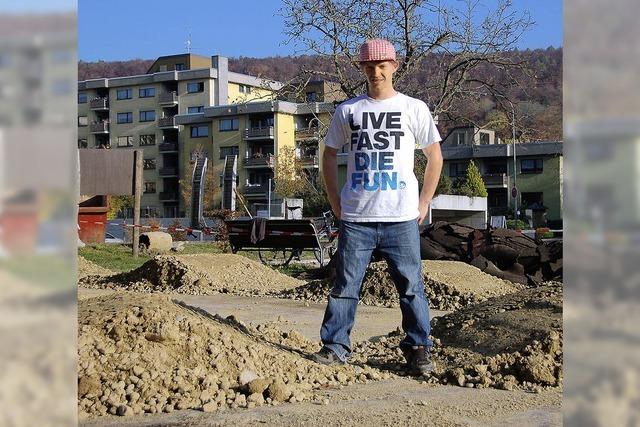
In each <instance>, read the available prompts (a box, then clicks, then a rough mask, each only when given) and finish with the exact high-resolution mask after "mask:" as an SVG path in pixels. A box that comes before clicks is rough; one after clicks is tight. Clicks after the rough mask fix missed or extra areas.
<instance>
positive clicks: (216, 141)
mask: <svg viewBox="0 0 640 427" xmlns="http://www.w3.org/2000/svg"><path fill="white" fill-rule="evenodd" d="M235 117H237V118H238V121H239V123H238V130H234V131H222V132H221V131H220V119H219V118H216V119H213V120H212V122H211V125H212V127H213V129H212V137H213V161H212V162H211V163H210V164H209V166H210V167H212V168H213V171H214V182H215V183H216V188H215V189H213V192H214V200H215V203H216V206H221V205H222V186H221V185H222V181H221V179H220V175H222V173H223V171H224V159H220V148H221V147H234V146H235V147H238V164H237V167H238V169H237V172H238V186H237V187H236V189H237V190H238V191H239V192H241V191H242V189H243V187H244V183H245V182H246V179H247V174H246V170H245V168H244V164H243V159H244V153H245V150H246V144H245V142H244V140H243V138H242V133H243V132H244V129H245V127H246V126H248V123H247V121H248V117H247V116H235ZM235 117H234V116H229V117H224V118H225V119H230V118H235Z"/></svg>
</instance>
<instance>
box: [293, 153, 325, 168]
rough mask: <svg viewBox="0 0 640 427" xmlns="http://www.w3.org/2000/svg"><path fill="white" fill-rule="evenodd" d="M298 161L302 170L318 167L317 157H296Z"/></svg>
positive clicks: (318, 160)
mask: <svg viewBox="0 0 640 427" xmlns="http://www.w3.org/2000/svg"><path fill="white" fill-rule="evenodd" d="M298 160H299V161H300V164H301V165H302V167H303V168H317V167H319V165H320V159H319V158H318V155H317V154H315V155H310V156H298Z"/></svg>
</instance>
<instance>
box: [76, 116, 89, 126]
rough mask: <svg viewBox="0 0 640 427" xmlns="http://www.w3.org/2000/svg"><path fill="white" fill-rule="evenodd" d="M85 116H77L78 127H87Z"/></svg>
mask: <svg viewBox="0 0 640 427" xmlns="http://www.w3.org/2000/svg"><path fill="white" fill-rule="evenodd" d="M87 124H88V121H87V116H78V126H87Z"/></svg>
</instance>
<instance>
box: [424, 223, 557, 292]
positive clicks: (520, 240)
mask: <svg viewBox="0 0 640 427" xmlns="http://www.w3.org/2000/svg"><path fill="white" fill-rule="evenodd" d="M420 252H421V257H422V259H431V260H453V261H463V262H467V263H471V264H472V265H475V266H476V267H478V268H480V269H481V270H482V271H484V272H485V273H487V274H491V275H494V276H496V277H499V278H502V279H506V280H510V281H512V282H518V283H522V284H529V285H532V286H537V285H538V284H540V282H542V281H544V280H562V241H549V242H543V241H539V240H535V239H532V238H530V237H528V236H525V235H524V234H522V233H520V232H518V231H515V230H508V229H504V228H497V229H491V228H490V229H486V230H477V229H474V228H472V227H468V226H465V225H462V224H457V223H448V222H445V221H437V222H435V223H433V224H430V225H429V226H428V227H426V228H425V229H424V230H423V231H422V232H421V239H420ZM477 258H478V259H477Z"/></svg>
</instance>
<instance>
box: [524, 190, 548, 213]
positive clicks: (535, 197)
mask: <svg viewBox="0 0 640 427" xmlns="http://www.w3.org/2000/svg"><path fill="white" fill-rule="evenodd" d="M520 198H521V202H520V203H521V204H522V207H523V208H524V209H528V208H529V209H530V208H531V207H532V206H540V207H542V206H543V203H542V192H532V193H522V195H521V196H520Z"/></svg>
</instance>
